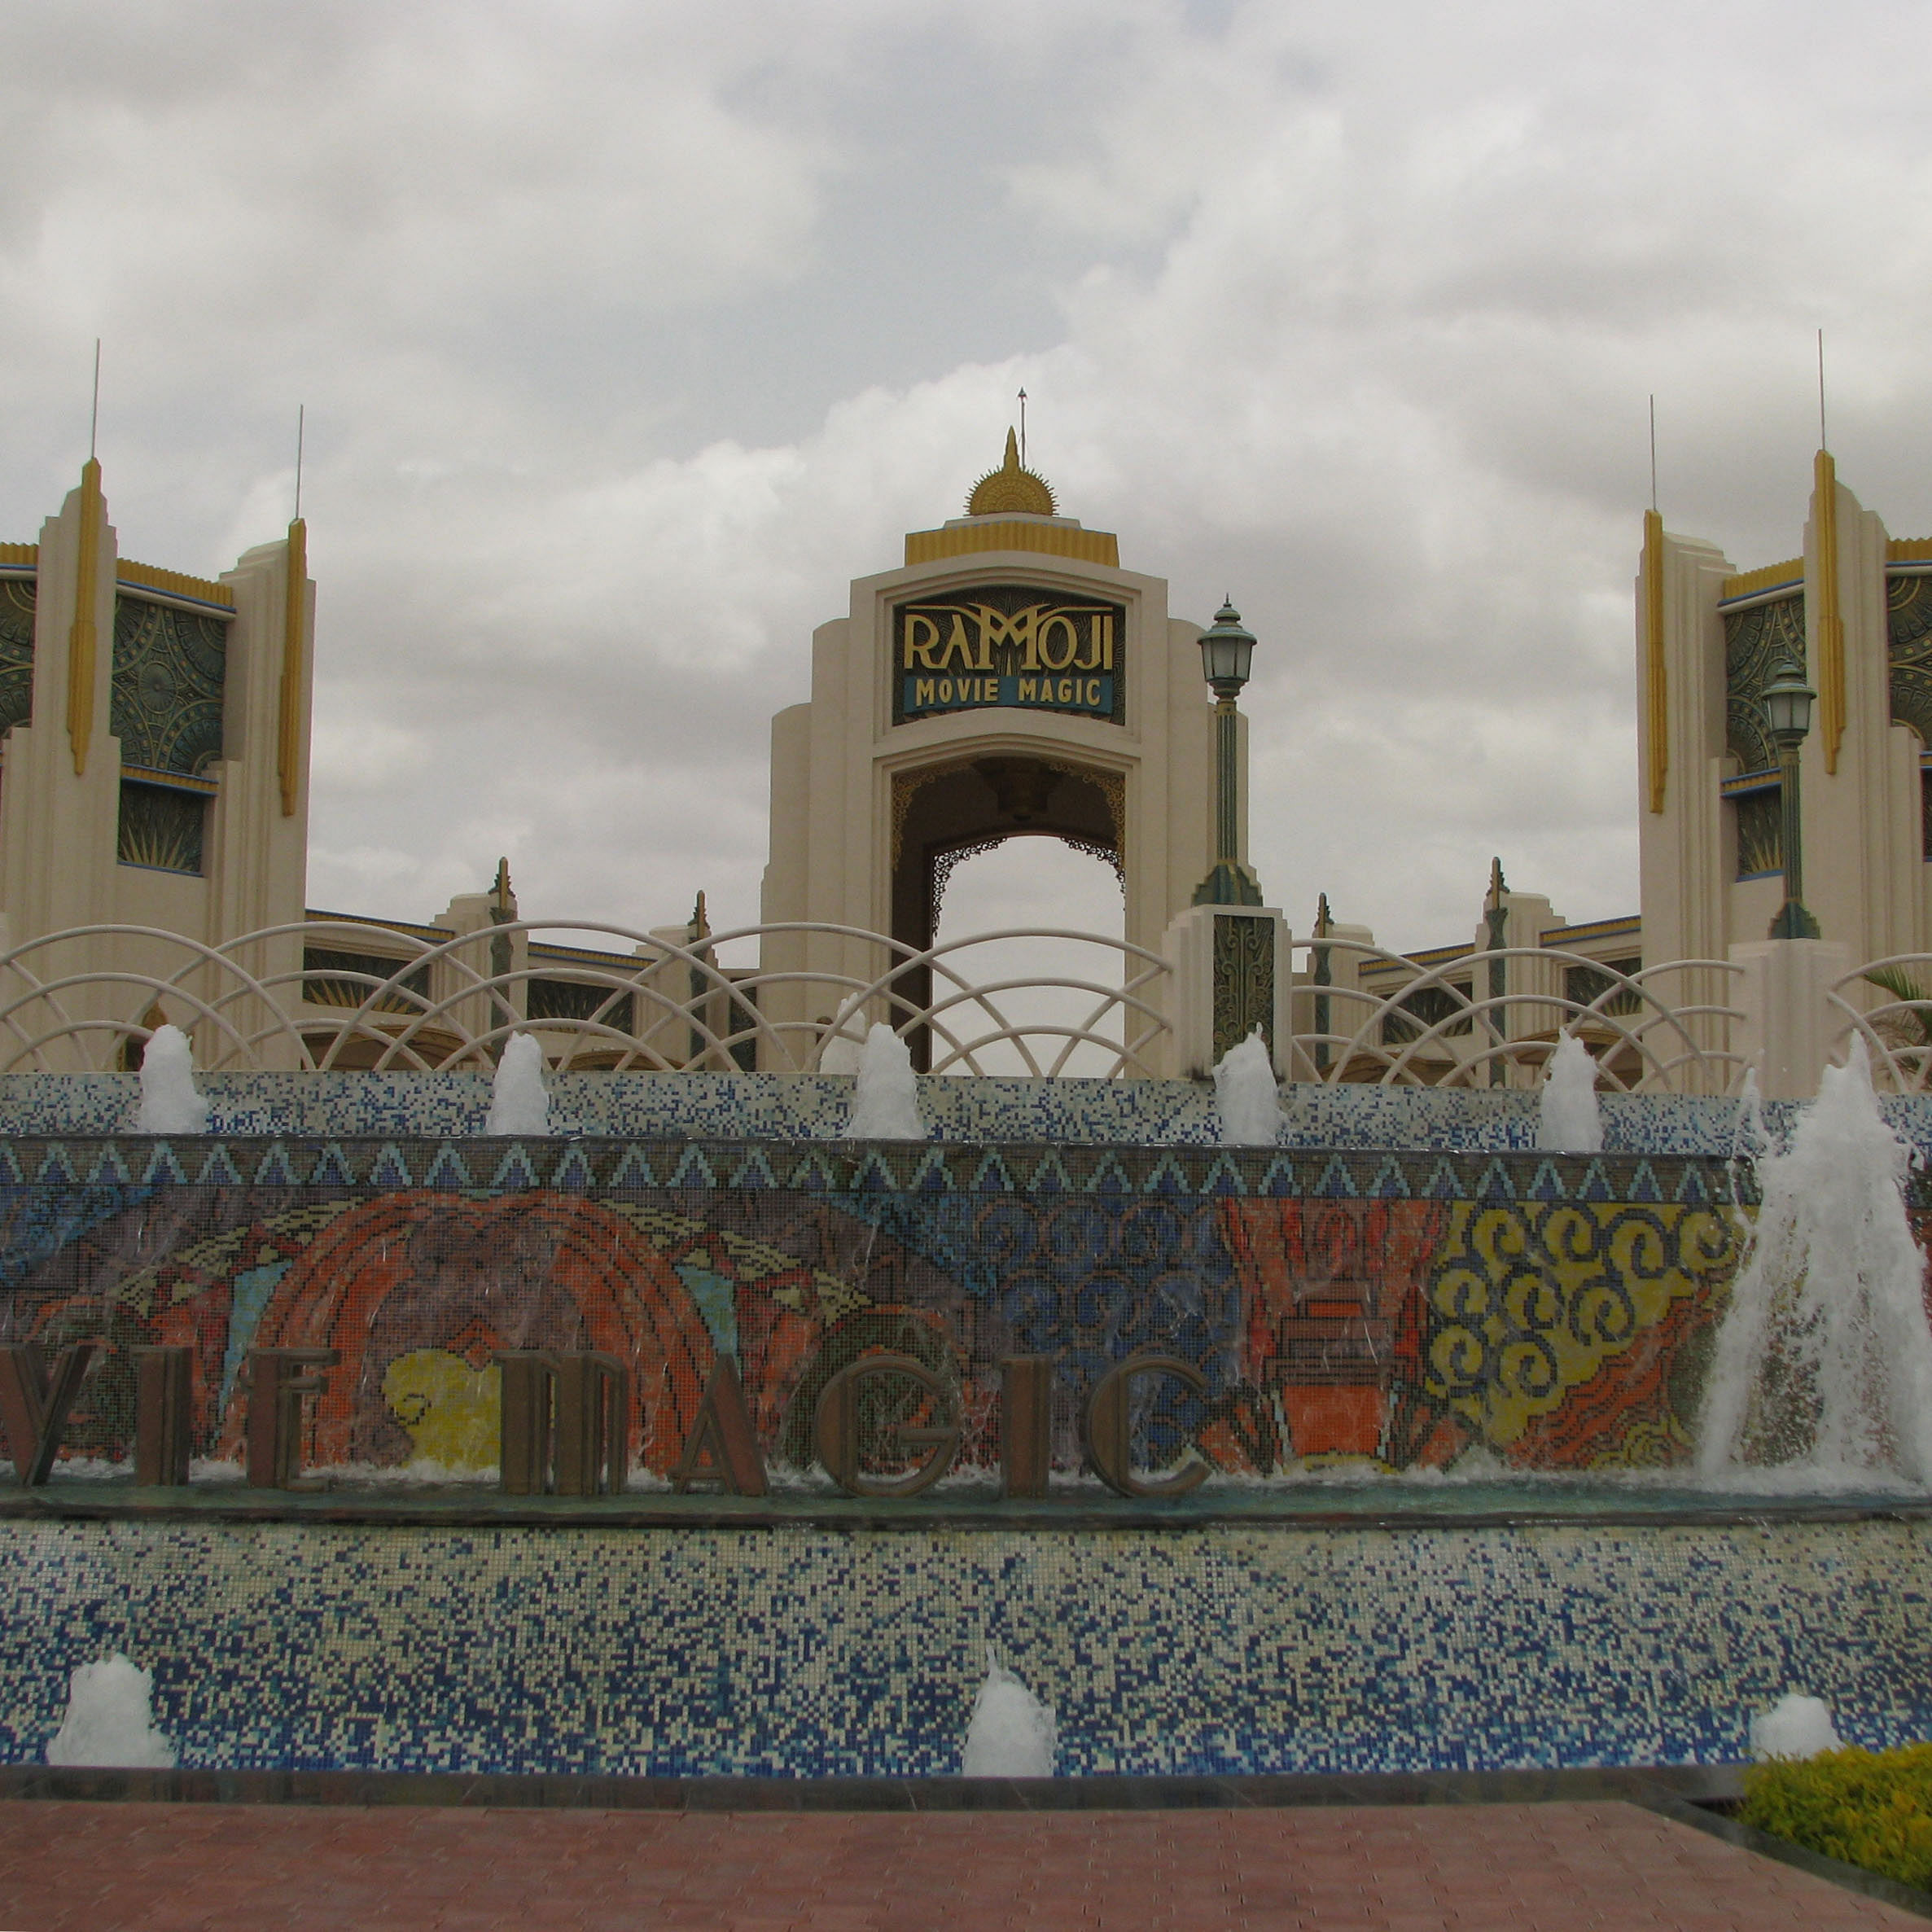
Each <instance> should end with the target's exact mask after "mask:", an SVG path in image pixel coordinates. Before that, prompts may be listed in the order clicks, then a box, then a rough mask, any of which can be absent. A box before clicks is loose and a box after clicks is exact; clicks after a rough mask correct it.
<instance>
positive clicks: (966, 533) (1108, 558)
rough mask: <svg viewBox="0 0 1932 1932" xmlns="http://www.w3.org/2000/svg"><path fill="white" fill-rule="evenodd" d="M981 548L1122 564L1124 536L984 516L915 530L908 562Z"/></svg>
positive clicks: (908, 542) (907, 551)
mask: <svg viewBox="0 0 1932 1932" xmlns="http://www.w3.org/2000/svg"><path fill="white" fill-rule="evenodd" d="M978 550H1036V551H1037V552H1039V553H1040V554H1041V555H1042V556H1046V557H1077V558H1079V559H1080V561H1081V562H1082V563H1104V564H1106V566H1107V567H1109V568H1110V569H1112V570H1118V569H1119V567H1120V539H1119V537H1116V536H1115V535H1114V533H1113V532H1111V530H1072V529H1068V528H1065V527H1063V526H1056V525H1054V524H1023V523H1018V522H1014V521H1011V520H1008V519H999V518H993V517H984V518H977V519H975V520H974V521H972V522H970V523H966V524H959V525H958V526H957V527H956V528H952V529H947V530H911V531H908V532H907V533H906V538H905V560H906V562H907V563H934V562H935V561H937V559H940V558H942V557H969V556H971V555H972V554H974V553H975V551H978Z"/></svg>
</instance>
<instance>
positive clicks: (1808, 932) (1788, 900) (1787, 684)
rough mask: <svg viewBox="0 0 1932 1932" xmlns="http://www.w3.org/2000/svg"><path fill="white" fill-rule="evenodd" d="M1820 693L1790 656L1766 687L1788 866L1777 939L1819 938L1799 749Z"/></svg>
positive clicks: (1775, 931) (1775, 925)
mask: <svg viewBox="0 0 1932 1932" xmlns="http://www.w3.org/2000/svg"><path fill="white" fill-rule="evenodd" d="M1817 696H1818V694H1817V693H1816V691H1814V690H1812V687H1811V686H1809V685H1808V684H1807V683H1806V682H1805V681H1804V672H1803V670H1801V669H1800V668H1798V665H1796V664H1793V663H1792V662H1791V661H1790V659H1785V662H1784V663H1783V664H1780V665H1779V666H1778V668H1777V675H1776V677H1774V678H1772V681H1771V682H1770V683H1769V684H1768V685H1766V686H1765V687H1764V690H1763V694H1762V696H1761V698H1760V699H1759V702H1760V703H1762V704H1763V707H1764V717H1765V721H1766V723H1767V724H1768V725H1769V727H1770V729H1771V742H1772V743H1773V744H1774V745H1776V747H1777V763H1778V807H1779V814H1778V815H1779V819H1780V821H1781V831H1782V843H1783V847H1784V864H1785V903H1784V904H1783V905H1781V906H1780V907H1779V908H1778V912H1777V917H1776V918H1775V919H1773V920H1772V922H1771V936H1772V938H1773V939H1774V940H1815V939H1816V938H1818V937H1819V936H1820V935H1819V930H1818V922H1817V921H1816V919H1814V918H1812V915H1811V914H1810V913H1808V912H1807V911H1806V910H1805V904H1804V848H1803V830H1802V824H1801V820H1800V815H1799V813H1798V747H1799V746H1800V745H1802V744H1803V743H1804V741H1805V737H1806V734H1807V733H1808V732H1809V731H1810V730H1811V729H1812V705H1813V703H1816V699H1817Z"/></svg>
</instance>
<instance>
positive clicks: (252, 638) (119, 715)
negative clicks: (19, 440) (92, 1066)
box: [0, 459, 314, 1027]
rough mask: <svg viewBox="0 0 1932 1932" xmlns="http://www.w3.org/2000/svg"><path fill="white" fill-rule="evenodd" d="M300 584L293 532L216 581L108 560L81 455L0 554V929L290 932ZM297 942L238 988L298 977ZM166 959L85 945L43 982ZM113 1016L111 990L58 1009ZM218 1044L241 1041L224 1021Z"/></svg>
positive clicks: (300, 772)
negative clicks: (63, 485)
mask: <svg viewBox="0 0 1932 1932" xmlns="http://www.w3.org/2000/svg"><path fill="white" fill-rule="evenodd" d="M313 609H314V587H313V585H312V584H311V583H310V582H309V579H308V575H307V572H306V568H305V563H304V526H303V525H302V524H300V522H299V521H298V522H296V523H295V524H291V526H290V528H289V530H288V532H287V535H286V536H285V537H283V538H281V539H280V540H278V541H275V542H273V543H268V544H264V545H260V546H258V547H257V548H256V549H254V550H250V551H248V553H247V554H246V555H244V556H243V557H242V558H241V559H239V561H238V562H237V563H236V564H235V567H234V569H232V570H230V571H227V572H223V573H222V576H221V578H220V580H218V581H210V580H204V579H200V578H196V577H191V576H183V575H182V574H181V573H179V572H173V571H168V570H162V569H157V568H155V567H151V566H148V565H144V564H140V563H134V562H133V561H131V560H129V559H124V558H123V557H122V556H121V555H120V544H119V540H118V537H117V536H116V531H115V528H114V526H113V524H112V523H111V522H110V521H109V520H108V517H107V503H106V500H105V498H104V497H103V493H102V488H101V473H100V466H99V464H98V463H97V462H94V461H92V460H91V459H90V461H89V462H88V463H87V464H86V465H85V468H84V469H83V471H82V473H81V482H80V484H79V485H78V487H77V488H75V489H74V490H72V491H71V492H70V493H68V497H67V499H66V501H65V502H64V504H63V506H62V507H61V509H60V510H59V514H58V515H54V516H51V517H49V518H48V519H46V522H45V524H42V528H41V532H40V537H39V541H37V543H32V544H6V545H0V732H3V733H4V736H3V739H0V932H3V935H4V940H5V943H6V944H7V945H9V946H16V947H17V946H19V945H21V944H24V943H26V942H29V941H32V940H37V939H39V938H42V937H43V936H44V935H47V934H50V933H54V932H58V931H64V930H68V929H71V928H74V927H94V926H114V925H125V926H136V927H159V928H161V929H164V930H165V931H169V932H173V933H182V934H186V935H189V936H191V938H193V939H195V940H199V941H200V942H202V943H204V944H210V945H214V944H220V943H221V941H222V940H226V939H228V938H230V937H231V936H233V935H237V934H241V933H248V932H256V931H264V930H265V929H267V928H269V927H291V929H292V928H296V927H299V926H300V922H301V921H302V919H303V918H304V910H303V887H304V874H305V871H306V868H307V861H308V817H309V693H310V687H311V680H312V675H313V666H312V662H311V650H310V646H311V641H312V637H313ZM300 956H301V943H300V935H299V932H297V931H291V933H290V934H289V935H287V936H286V937H285V938H283V939H282V940H278V941H274V942H269V943H266V944H264V945H263V946H262V947H261V948H257V949H256V957H255V958H254V959H253V960H252V962H250V963H251V966H252V969H253V970H256V971H257V972H274V971H287V970H293V969H294V968H295V967H296V966H298V965H299V963H300ZM163 957H166V958H167V960H168V964H169V969H170V970H172V968H173V966H175V965H177V964H178V959H179V955H178V953H176V952H173V951H170V950H168V949H157V948H155V947H153V946H151V945H150V944H147V943H145V942H143V941H142V940H140V939H139V938H138V936H135V935H125V934H112V933H104V934H100V935H96V936H94V937H92V938H90V939H85V940H71V941H68V942H66V943H65V944H63V945H62V946H61V947H60V948H59V950H58V953H57V954H51V955H50V954H46V953H42V954H41V955H39V956H37V957H36V960H35V962H34V970H35V971H36V972H37V975H39V976H40V977H42V978H43V979H45V978H50V977H53V976H55V975H56V974H68V973H85V972H90V971H102V970H114V969H116V968H128V967H132V968H135V969H138V970H152V969H153V968H154V967H155V966H156V964H157V962H159V961H160V960H161V959H162V958H163ZM89 1001H94V1002H96V1003H97V1004H99V1005H100V1007H101V1012H100V1014H99V1017H101V1018H103V1019H110V1018H125V1015H120V1014H118V1013H117V1011H116V1003H115V1001H114V999H113V997H112V989H108V990H107V992H103V989H101V988H77V989H76V990H75V992H73V994H72V996H71V998H70V1001H69V1005H70V1009H71V1010H75V1011H77V1012H79V1013H91V1011H92V1009H91V1008H90V1005H89ZM235 1021H236V1023H237V1025H238V1026H243V1027H245V1026H247V1025H248V1024H250V1023H251V1020H250V1017H249V1015H248V1014H247V1013H246V1012H245V1011H243V1010H239V1009H238V1010H237V1012H236V1014H235Z"/></svg>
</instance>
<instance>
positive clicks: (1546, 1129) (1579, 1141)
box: [1536, 1033, 1603, 1154]
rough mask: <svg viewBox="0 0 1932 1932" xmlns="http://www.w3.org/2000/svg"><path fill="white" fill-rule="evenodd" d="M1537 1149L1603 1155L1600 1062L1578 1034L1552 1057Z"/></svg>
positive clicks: (1540, 1105) (1541, 1096) (1539, 1101)
mask: <svg viewBox="0 0 1932 1932" xmlns="http://www.w3.org/2000/svg"><path fill="white" fill-rule="evenodd" d="M1536 1146H1537V1150H1538V1151H1539V1152H1540V1153H1544V1154H1601V1152H1602V1151H1603V1115H1602V1111H1601V1109H1600V1108H1599V1107H1598V1106H1597V1062H1596V1061H1595V1060H1594V1059H1592V1058H1591V1055H1590V1049H1588V1047H1587V1046H1585V1045H1584V1043H1583V1042H1582V1040H1579V1039H1578V1038H1577V1036H1575V1034H1574V1033H1566V1034H1565V1035H1564V1036H1562V1039H1561V1040H1558V1041H1557V1050H1556V1051H1555V1053H1554V1054H1552V1055H1551V1056H1550V1061H1549V1073H1548V1075H1547V1076H1545V1077H1544V1082H1543V1086H1542V1089H1541V1090H1540V1092H1539V1093H1538V1094H1537V1097H1536Z"/></svg>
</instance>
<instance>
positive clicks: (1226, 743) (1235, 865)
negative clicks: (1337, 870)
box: [1194, 602, 1261, 905]
mask: <svg viewBox="0 0 1932 1932" xmlns="http://www.w3.org/2000/svg"><path fill="white" fill-rule="evenodd" d="M1254 655H1255V633H1253V632H1252V631H1251V630H1249V629H1246V626H1245V625H1244V624H1242V621H1241V613H1240V611H1238V610H1236V609H1235V607H1234V606H1233V603H1232V602H1227V603H1224V604H1223V605H1222V606H1221V607H1220V610H1218V611H1216V612H1215V614H1214V623H1213V625H1212V626H1211V629H1207V630H1206V631H1203V633H1202V634H1201V675H1202V676H1203V677H1205V678H1206V679H1207V682H1208V684H1209V685H1210V686H1211V687H1212V689H1213V691H1214V699H1215V704H1214V778H1215V806H1214V852H1215V857H1214V870H1212V871H1211V872H1210V873H1209V874H1208V875H1207V878H1204V879H1203V880H1202V882H1201V883H1200V884H1199V885H1198V886H1197V887H1195V888H1194V904H1195V905H1260V903H1261V886H1260V881H1259V880H1257V879H1256V878H1255V875H1254V874H1253V873H1252V872H1251V871H1250V870H1248V869H1247V867H1246V865H1242V862H1241V858H1240V853H1239V849H1238V848H1239V830H1240V818H1241V813H1240V800H1239V795H1238V776H1237V763H1238V743H1237V739H1236V732H1237V729H1238V727H1237V725H1236V723H1235V721H1236V719H1237V717H1238V715H1239V714H1238V712H1237V711H1236V709H1235V704H1234V701H1235V699H1237V698H1238V697H1239V696H1240V694H1241V687H1242V686H1243V685H1244V684H1246V682H1247V681H1248V670H1249V667H1250V665H1251V664H1252V663H1253V661H1254Z"/></svg>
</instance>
